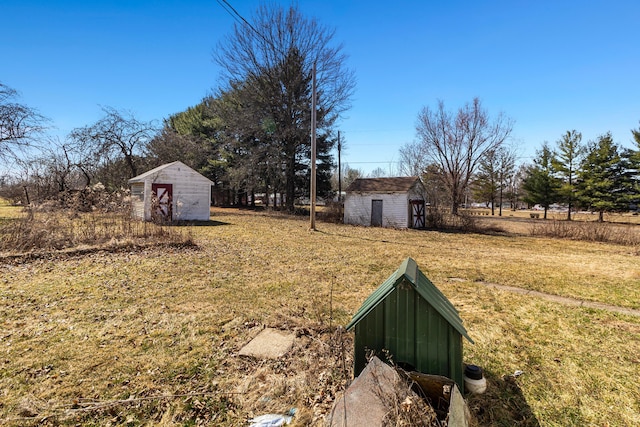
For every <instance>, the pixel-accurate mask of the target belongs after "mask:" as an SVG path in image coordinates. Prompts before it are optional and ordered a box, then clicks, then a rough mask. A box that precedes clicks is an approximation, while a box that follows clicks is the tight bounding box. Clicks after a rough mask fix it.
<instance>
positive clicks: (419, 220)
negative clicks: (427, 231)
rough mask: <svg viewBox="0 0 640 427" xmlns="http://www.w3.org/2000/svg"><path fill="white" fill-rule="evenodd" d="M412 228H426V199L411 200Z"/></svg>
mask: <svg viewBox="0 0 640 427" xmlns="http://www.w3.org/2000/svg"><path fill="white" fill-rule="evenodd" d="M410 203H411V228H424V225H425V211H424V200H411V201H410Z"/></svg>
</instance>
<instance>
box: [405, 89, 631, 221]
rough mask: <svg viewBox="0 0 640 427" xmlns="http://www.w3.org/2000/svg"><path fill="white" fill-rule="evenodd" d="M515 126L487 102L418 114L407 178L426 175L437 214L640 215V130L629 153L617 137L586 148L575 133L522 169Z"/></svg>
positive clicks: (604, 137) (440, 106) (546, 145)
mask: <svg viewBox="0 0 640 427" xmlns="http://www.w3.org/2000/svg"><path fill="white" fill-rule="evenodd" d="M512 129H513V122H512V120H511V119H509V118H508V117H506V116H504V115H503V114H499V115H497V116H495V117H491V116H490V115H489V113H488V111H487V110H486V109H485V108H484V107H483V106H482V103H481V101H480V100H479V99H477V98H476V99H474V100H472V102H470V103H467V104H465V105H464V106H462V107H460V108H459V109H458V110H457V111H456V112H451V111H449V110H447V109H446V108H445V106H444V103H443V102H442V101H440V102H439V103H438V105H437V107H436V108H435V109H431V108H429V107H425V108H423V110H422V111H421V112H420V113H419V114H418V120H417V126H416V135H417V139H416V141H415V142H412V143H409V144H405V145H404V146H403V147H402V148H401V149H400V158H401V161H402V170H403V172H404V173H405V174H408V175H416V176H421V177H422V180H423V182H424V183H425V187H426V192H427V200H428V202H429V203H430V205H431V206H432V207H434V208H441V207H443V206H449V210H450V212H451V213H452V214H458V208H459V207H460V206H468V205H469V204H470V202H472V201H475V202H484V203H486V205H487V206H489V207H490V208H491V213H492V214H495V207H496V205H497V206H498V209H499V215H501V214H502V207H503V204H504V203H505V202H506V203H508V205H509V206H510V207H511V208H512V209H516V208H518V207H519V206H520V205H521V204H522V203H523V202H524V203H527V204H528V205H529V206H535V205H539V206H540V207H542V209H544V217H545V218H546V217H547V211H548V209H549V208H550V207H551V206H552V205H554V204H562V205H563V206H565V207H566V208H567V219H568V220H571V218H572V217H571V215H572V212H573V211H574V210H575V209H577V208H580V209H585V210H589V211H593V212H598V213H599V220H600V221H602V220H603V216H604V213H606V212H626V211H629V210H637V208H638V203H639V202H640V128H639V129H637V130H636V129H632V130H631V134H632V136H633V140H634V142H635V145H636V146H635V148H624V149H623V148H622V147H621V146H620V145H618V144H616V143H615V142H614V141H613V138H612V136H611V133H608V132H607V133H605V134H603V135H601V136H599V137H598V138H597V139H596V140H595V141H590V142H588V143H583V142H582V134H581V133H580V132H577V131H575V130H572V131H567V132H566V133H565V134H564V135H562V137H561V138H560V139H559V140H558V141H557V142H556V144H555V146H554V147H551V146H550V144H549V143H548V142H544V143H543V145H542V148H541V149H540V150H538V151H537V153H536V156H535V158H534V159H533V162H532V164H519V165H518V163H517V157H518V155H517V147H515V146H513V145H511V144H510V143H509V139H510V136H511V132H512Z"/></svg>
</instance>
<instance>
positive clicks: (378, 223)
mask: <svg viewBox="0 0 640 427" xmlns="http://www.w3.org/2000/svg"><path fill="white" fill-rule="evenodd" d="M371 225H372V226H373V227H382V200H372V201H371Z"/></svg>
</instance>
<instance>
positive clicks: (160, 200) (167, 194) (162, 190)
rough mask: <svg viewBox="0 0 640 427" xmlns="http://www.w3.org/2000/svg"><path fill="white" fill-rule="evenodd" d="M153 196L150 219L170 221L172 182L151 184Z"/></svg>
mask: <svg viewBox="0 0 640 427" xmlns="http://www.w3.org/2000/svg"><path fill="white" fill-rule="evenodd" d="M151 191H153V194H154V196H153V197H152V201H151V219H152V220H153V221H161V222H164V221H171V220H172V219H173V217H172V208H171V205H172V204H173V184H151Z"/></svg>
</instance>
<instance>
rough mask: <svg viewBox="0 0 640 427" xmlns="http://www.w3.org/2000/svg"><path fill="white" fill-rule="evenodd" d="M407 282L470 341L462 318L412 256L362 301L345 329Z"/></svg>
mask: <svg viewBox="0 0 640 427" xmlns="http://www.w3.org/2000/svg"><path fill="white" fill-rule="evenodd" d="M403 282H404V283H409V284H410V285H411V286H413V287H414V289H415V290H416V291H417V292H418V294H419V295H420V296H421V297H422V298H423V299H424V300H425V301H427V302H428V303H429V304H430V305H431V306H432V307H433V308H435V309H436V311H437V312H438V313H439V314H440V315H441V316H442V317H444V318H445V320H446V321H447V322H449V324H450V325H451V326H453V327H454V328H455V329H456V330H457V331H458V332H459V333H460V335H462V336H464V337H465V338H466V339H468V340H469V341H470V342H471V343H473V340H472V339H471V337H469V335H468V334H467V330H466V329H465V328H464V326H463V325H462V319H461V318H460V315H459V314H458V311H457V310H456V308H455V307H454V306H453V304H451V301H449V300H448V299H447V297H445V296H444V294H443V293H442V292H440V289H438V288H437V287H436V286H435V285H434V284H433V283H431V281H430V280H429V279H428V278H427V276H425V275H424V274H423V273H422V272H421V271H420V269H418V264H417V263H416V262H415V261H414V260H413V258H407V259H406V260H404V262H403V263H402V264H401V265H400V267H399V268H398V269H397V270H396V271H395V272H394V273H393V274H392V275H391V276H389V278H388V279H387V280H385V281H384V283H383V284H382V285H380V286H379V287H378V289H376V290H375V291H374V292H373V293H372V294H371V295H369V297H368V298H367V299H366V300H365V301H364V302H363V303H362V306H361V307H360V308H359V309H358V311H357V312H356V314H355V315H354V316H353V319H351V322H349V324H348V325H347V330H351V329H352V328H353V327H355V325H356V324H357V323H358V322H359V321H360V320H362V319H363V318H364V317H365V316H367V314H369V313H370V312H371V311H372V310H373V309H374V308H375V307H376V306H377V305H378V304H379V303H381V302H382V301H383V300H384V299H385V298H386V297H387V296H388V295H389V294H390V293H391V292H393V291H394V290H395V289H396V287H397V286H398V285H400V284H401V283H403Z"/></svg>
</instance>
